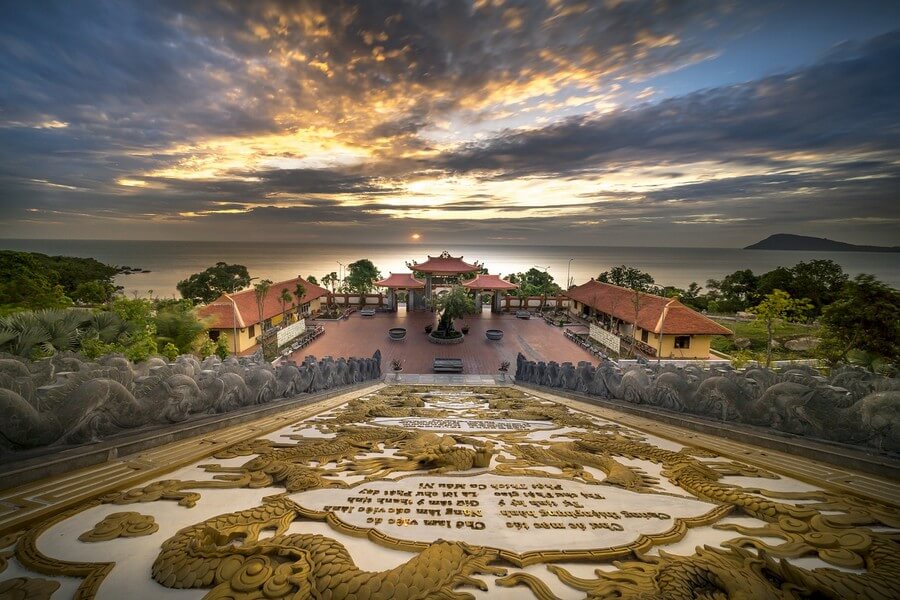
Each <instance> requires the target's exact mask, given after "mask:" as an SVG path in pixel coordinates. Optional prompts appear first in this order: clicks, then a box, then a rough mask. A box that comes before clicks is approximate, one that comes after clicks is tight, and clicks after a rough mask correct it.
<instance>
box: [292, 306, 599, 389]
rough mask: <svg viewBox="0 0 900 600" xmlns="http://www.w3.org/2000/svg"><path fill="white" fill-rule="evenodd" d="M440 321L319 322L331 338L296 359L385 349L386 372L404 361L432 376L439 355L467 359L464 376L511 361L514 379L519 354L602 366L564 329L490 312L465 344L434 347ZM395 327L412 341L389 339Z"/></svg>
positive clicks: (422, 316) (380, 316)
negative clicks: (432, 327)
mask: <svg viewBox="0 0 900 600" xmlns="http://www.w3.org/2000/svg"><path fill="white" fill-rule="evenodd" d="M434 321H435V315H434V314H433V313H431V312H413V313H406V312H405V310H404V309H403V308H402V307H401V308H400V311H399V312H397V313H377V314H376V315H375V316H374V317H362V316H360V315H359V313H354V314H353V315H351V316H350V318H349V319H345V320H342V321H337V322H334V321H316V322H317V323H319V324H321V325H324V327H325V334H324V335H322V336H321V337H320V338H319V339H317V340H315V341H314V342H312V343H311V344H310V345H309V346H307V347H306V348H302V349H301V350H299V351H298V352H296V353H295V354H294V356H293V358H294V360H297V361H300V360H302V359H303V357H304V356H307V355H309V354H312V355H313V356H316V357H318V358H321V357H323V356H333V357H335V358H338V357H341V356H345V357H349V356H371V355H372V354H373V353H374V352H375V351H376V350H379V349H380V350H381V355H382V368H383V370H384V371H385V372H388V371H390V362H391V360H393V359H395V358H399V359H401V360H403V370H404V372H406V373H431V366H432V360H433V359H434V358H435V357H438V356H440V357H446V358H461V359H462V360H463V372H464V373H496V372H497V367H498V366H500V362H501V361H504V360H508V361H509V362H510V374H512V373H513V372H514V371H515V364H516V355H517V354H518V353H519V352H521V353H522V354H524V355H525V356H526V357H527V358H528V359H530V360H543V361H551V360H555V361H557V362H560V363H562V362H564V361H567V360H568V361H571V362H573V363H577V362H578V361H580V360H588V361H596V359H595V358H594V357H593V356H591V355H590V354H589V353H587V352H585V351H584V350H583V349H582V348H580V347H579V346H577V345H576V344H573V343H572V342H571V341H569V340H567V339H566V338H565V336H564V335H563V330H564V328H561V327H553V326H551V325H547V324H546V323H545V322H544V320H543V319H540V318H532V319H517V318H516V317H515V316H513V315H509V314H499V315H495V314H491V313H490V312H488V311H487V310H485V312H483V313H482V314H481V315H480V316H472V317H468V318H466V319H465V320H464V322H465V323H466V324H468V325H469V328H470V330H469V334H468V335H467V336H466V340H465V341H464V342H463V343H462V344H456V345H452V346H441V345H437V344H432V343H431V342H429V341H428V340H427V339H426V338H425V326H426V325H428V324H429V323H433V322H434ZM462 323H463V320H458V321H457V323H456V326H457V327H461V326H462ZM391 327H406V329H407V335H406V339H405V340H403V341H400V342H395V341H392V340H391V339H390V338H388V333H387V332H388V329H390V328H391ZM486 329H502V330H503V332H504V336H503V339H502V340H500V341H499V342H491V341H488V340H487V338H485V337H484V332H485V330H486Z"/></svg>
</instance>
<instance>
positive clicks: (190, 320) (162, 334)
mask: <svg viewBox="0 0 900 600" xmlns="http://www.w3.org/2000/svg"><path fill="white" fill-rule="evenodd" d="M155 322H156V338H157V346H159V347H160V348H161V347H163V346H165V345H166V344H167V343H172V344H173V345H175V347H176V348H178V352H179V353H181V354H187V353H188V352H192V351H193V350H194V347H195V346H196V345H197V341H198V340H199V339H200V338H201V337H202V336H203V334H204V333H206V327H205V326H204V325H203V323H202V322H201V321H200V320H199V319H198V318H197V315H195V314H194V312H193V311H190V310H165V311H162V312H160V313H159V314H157V315H156V319H155Z"/></svg>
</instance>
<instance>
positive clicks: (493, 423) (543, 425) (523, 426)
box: [371, 417, 557, 433]
mask: <svg viewBox="0 0 900 600" xmlns="http://www.w3.org/2000/svg"><path fill="white" fill-rule="evenodd" d="M371 422H372V423H373V424H375V425H378V426H380V427H405V428H406V429H421V430H423V431H455V432H459V433H464V432H471V431H491V432H494V431H498V432H499V431H534V430H536V429H556V428H557V426H556V424H554V423H552V422H550V421H520V420H516V419H458V418H450V419H436V418H435V419H432V418H421V417H405V418H388V417H379V418H377V419H372V421H371Z"/></svg>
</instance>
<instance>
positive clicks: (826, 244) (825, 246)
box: [744, 233, 900, 252]
mask: <svg viewBox="0 0 900 600" xmlns="http://www.w3.org/2000/svg"><path fill="white" fill-rule="evenodd" d="M744 250H807V251H827V252H900V246H859V245H857V244H848V243H846V242H836V241H834V240H829V239H828V238H817V237H809V236H807V235H793V234H790V233H776V234H775V235H770V236H769V237H767V238H766V239H764V240H762V241H761V242H756V243H755V244H752V245H750V246H747V247H745V248H744Z"/></svg>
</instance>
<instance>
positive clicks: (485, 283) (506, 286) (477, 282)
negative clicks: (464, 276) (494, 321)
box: [462, 273, 519, 313]
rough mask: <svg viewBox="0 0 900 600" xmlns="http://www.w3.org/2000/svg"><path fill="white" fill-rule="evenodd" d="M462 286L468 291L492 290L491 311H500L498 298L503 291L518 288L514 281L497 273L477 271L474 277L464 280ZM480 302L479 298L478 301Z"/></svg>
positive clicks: (506, 291) (499, 298)
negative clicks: (490, 273) (489, 273)
mask: <svg viewBox="0 0 900 600" xmlns="http://www.w3.org/2000/svg"><path fill="white" fill-rule="evenodd" d="M462 286H463V287H464V288H466V289H467V290H469V291H472V292H475V293H476V294H477V293H478V292H493V293H494V294H493V296H492V297H491V312H494V313H499V312H500V300H501V295H502V294H503V293H508V292H511V291H512V290H515V289H518V288H519V286H517V285H516V284H515V283H512V282H510V281H507V280H505V279H503V278H501V277H500V276H499V275H488V274H487V273H479V274H478V275H476V276H475V279H471V280H469V281H464V282H463V283H462ZM478 302H479V303H480V302H481V301H480V300H479V301H478Z"/></svg>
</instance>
